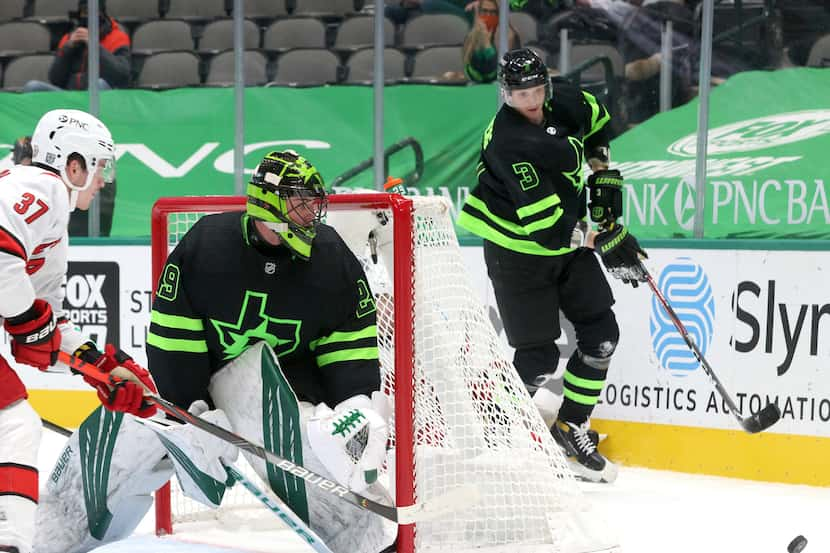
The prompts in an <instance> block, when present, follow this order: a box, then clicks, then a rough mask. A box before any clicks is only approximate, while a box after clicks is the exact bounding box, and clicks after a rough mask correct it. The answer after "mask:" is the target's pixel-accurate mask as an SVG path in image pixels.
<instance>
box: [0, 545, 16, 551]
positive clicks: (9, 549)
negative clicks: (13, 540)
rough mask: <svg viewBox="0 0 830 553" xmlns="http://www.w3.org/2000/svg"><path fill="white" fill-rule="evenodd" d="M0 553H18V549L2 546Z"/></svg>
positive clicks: (0, 546)
mask: <svg viewBox="0 0 830 553" xmlns="http://www.w3.org/2000/svg"><path fill="white" fill-rule="evenodd" d="M0 551H6V552H7V553H18V549H17V548H16V547H12V546H11V545H0Z"/></svg>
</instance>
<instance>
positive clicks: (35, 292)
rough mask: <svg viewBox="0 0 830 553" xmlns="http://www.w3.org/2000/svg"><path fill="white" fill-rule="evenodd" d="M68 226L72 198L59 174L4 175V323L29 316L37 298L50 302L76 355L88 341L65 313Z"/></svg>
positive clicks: (0, 182)
mask: <svg viewBox="0 0 830 553" xmlns="http://www.w3.org/2000/svg"><path fill="white" fill-rule="evenodd" d="M68 224H69V193H68V192H67V189H66V186H65V185H64V184H63V181H62V180H61V178H60V177H59V176H58V175H57V174H55V173H52V172H51V171H47V170H45V169H42V168H39V167H33V166H22V165H16V166H14V167H12V168H11V169H6V170H4V171H2V173H0V317H3V318H5V317H14V316H16V315H19V314H21V313H23V312H24V311H26V310H27V309H28V308H29V307H31V305H32V303H33V302H34V301H35V299H36V298H41V299H44V300H46V301H48V302H49V304H50V305H51V306H52V311H53V312H54V313H55V316H56V317H57V318H58V321H59V323H60V330H61V335H62V340H61V349H62V350H64V351H67V352H70V353H71V352H73V351H75V349H77V347H78V346H80V345H81V343H83V341H84V338H83V336H82V335H81V334H80V332H78V331H77V330H75V329H74V327H73V326H72V325H71V324H70V323H68V321H66V319H65V317H64V315H65V313H64V311H63V297H64V290H63V286H62V284H63V279H64V277H65V275H66V267H67V252H68V250H69V238H68V235H67V231H66V229H67V225H68Z"/></svg>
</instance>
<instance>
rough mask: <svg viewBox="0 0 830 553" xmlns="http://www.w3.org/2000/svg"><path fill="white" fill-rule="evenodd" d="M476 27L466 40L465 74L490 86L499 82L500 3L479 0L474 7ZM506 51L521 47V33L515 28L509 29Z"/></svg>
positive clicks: (510, 26)
mask: <svg viewBox="0 0 830 553" xmlns="http://www.w3.org/2000/svg"><path fill="white" fill-rule="evenodd" d="M473 13H474V15H475V17H474V19H473V27H472V29H470V33H469V34H468V35H467V38H465V39H464V49H463V56H464V73H465V74H466V75H467V78H468V79H470V80H471V81H473V82H476V83H490V82H493V81H495V80H496V71H497V69H498V65H499V55H498V29H499V4H498V0H480V1H479V2H476V3H475V4H473ZM507 44H508V46H507V49H508V50H515V49H516V48H521V46H522V45H521V40H520V39H519V33H517V32H516V29H514V28H513V26H512V25H509V27H508V35H507Z"/></svg>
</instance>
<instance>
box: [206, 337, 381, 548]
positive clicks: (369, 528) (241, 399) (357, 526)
mask: <svg viewBox="0 0 830 553" xmlns="http://www.w3.org/2000/svg"><path fill="white" fill-rule="evenodd" d="M309 370H311V369H309ZM209 391H210V395H211V398H212V399H213V402H214V404H215V405H216V407H217V408H220V409H222V410H223V411H224V412H225V413H226V414H227V416H228V419H229V420H230V423H231V426H232V428H233V431H234V432H235V433H237V434H239V435H241V436H244V437H245V438H248V439H250V440H252V441H254V442H258V443H261V444H263V445H264V446H265V447H266V448H267V449H269V450H271V451H273V452H274V453H276V454H277V455H279V456H281V457H284V458H286V459H289V460H291V461H293V462H295V463H297V464H299V465H302V466H303V467H305V468H307V469H309V470H311V471H314V472H316V473H319V474H321V475H323V476H325V477H326V478H330V479H334V477H333V475H332V474H331V473H330V472H329V471H328V470H327V469H326V468H325V466H323V464H322V463H321V462H320V460H319V459H318V458H317V456H316V455H315V454H314V452H313V450H312V449H311V446H310V444H309V442H308V436H307V433H306V424H307V421H308V419H309V417H311V415H312V413H313V412H314V405H312V404H311V403H307V402H299V401H297V398H296V396H295V395H294V392H293V390H291V388H290V385H288V382H287V380H286V379H285V376H284V375H283V374H282V370H281V369H280V368H279V362H278V360H277V358H276V355H275V354H274V352H273V350H271V348H270V347H268V346H267V344H266V343H265V342H260V343H258V344H256V345H255V346H253V347H251V348H250V349H248V350H247V351H246V352H245V353H243V354H242V355H240V356H239V357H238V358H236V359H234V360H233V361H231V362H230V363H228V364H227V365H226V366H225V367H223V368H222V370H220V371H219V372H217V373H216V374H215V375H214V376H213V378H212V380H211V383H210V387H209ZM243 455H244V456H245V458H246V460H247V461H248V462H249V463H250V465H251V466H252V467H253V469H254V470H255V471H256V473H257V474H258V475H259V477H260V478H261V479H262V480H263V482H265V483H266V484H267V485H268V486H269V487H270V488H271V490H272V491H273V492H274V493H276V494H277V495H278V496H279V497H280V498H281V499H282V500H283V501H285V503H287V504H288V506H289V507H290V508H291V509H292V510H293V511H294V512H295V513H296V514H297V515H298V516H300V517H301V518H303V519H304V520H307V521H308V524H309V527H310V528H311V529H312V530H313V531H314V532H315V533H316V534H317V535H318V536H320V538H321V539H322V540H323V541H324V542H325V543H326V545H328V547H329V548H330V549H331V550H332V551H333V552H334V553H354V552H355V551H371V552H374V551H380V550H382V549H383V548H384V547H385V546H387V545H389V544H390V543H391V542H392V541H393V540H394V536H395V533H396V526H395V525H394V524H391V523H387V522H385V521H384V520H383V519H381V518H380V517H378V516H376V515H374V514H373V513H371V512H369V511H365V510H362V509H359V508H358V507H356V506H354V505H351V504H350V503H347V502H345V501H343V500H341V499H339V498H338V497H336V496H333V495H331V494H329V493H326V492H323V491H321V490H319V488H317V487H316V486H306V485H305V482H304V481H303V480H302V478H298V477H296V476H294V475H291V474H287V473H285V472H283V471H281V470H279V469H276V468H274V467H271V470H270V471H269V470H268V469H267V467H266V463H265V461H263V460H262V459H260V458H259V457H255V456H253V455H250V454H248V453H246V452H243Z"/></svg>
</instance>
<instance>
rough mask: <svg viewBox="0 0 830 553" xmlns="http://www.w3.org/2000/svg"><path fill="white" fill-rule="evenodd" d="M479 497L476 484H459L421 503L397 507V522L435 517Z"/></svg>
mask: <svg viewBox="0 0 830 553" xmlns="http://www.w3.org/2000/svg"><path fill="white" fill-rule="evenodd" d="M480 498H481V493H480V492H479V491H478V488H477V487H476V486H472V485H469V486H460V487H458V488H455V489H453V490H452V491H449V492H447V493H445V494H444V495H440V496H438V497H436V498H434V499H429V500H427V501H424V502H423V503H416V504H415V505H410V506H408V507H398V524H412V523H414V522H422V521H425V520H431V519H435V518H438V517H440V516H442V515H445V514H447V513H451V512H453V511H457V510H459V509H463V508H467V507H470V506H471V505H474V504H476V503H478V501H479V499H480Z"/></svg>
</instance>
